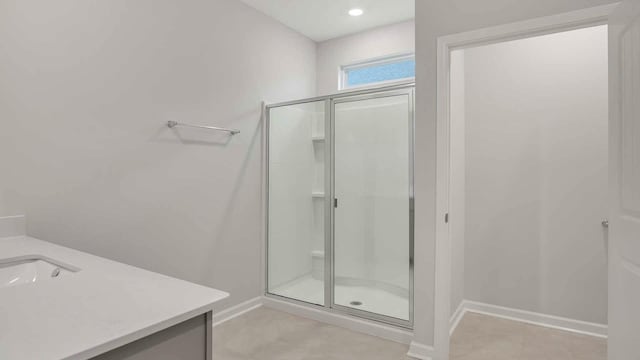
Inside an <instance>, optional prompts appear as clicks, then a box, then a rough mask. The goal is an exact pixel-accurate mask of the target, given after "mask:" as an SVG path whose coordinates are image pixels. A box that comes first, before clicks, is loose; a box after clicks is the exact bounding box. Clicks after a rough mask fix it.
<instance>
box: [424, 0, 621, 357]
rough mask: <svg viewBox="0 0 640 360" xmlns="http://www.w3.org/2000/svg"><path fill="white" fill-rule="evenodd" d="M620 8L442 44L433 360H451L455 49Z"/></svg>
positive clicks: (592, 20) (595, 19) (591, 21)
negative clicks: (452, 72) (450, 219)
mask: <svg viewBox="0 0 640 360" xmlns="http://www.w3.org/2000/svg"><path fill="white" fill-rule="evenodd" d="M618 5H619V4H618V3H614V4H609V5H603V6H597V7H592V8H587V9H583V10H577V11H572V12H567V13H562V14H557V15H551V16H546V17H541V18H536V19H531V20H524V21H520V22H515V23H511V24H506V25H499V26H494V27H489V28H484V29H479V30H473V31H469V32H464V33H459V34H453V35H446V36H441V37H438V39H437V80H436V81H437V85H436V86H437V99H436V101H437V105H436V106H437V121H436V219H435V223H436V234H435V235H436V238H435V240H436V241H435V289H434V332H433V334H434V340H433V341H434V353H435V354H434V355H436V356H437V357H436V358H437V359H439V360H446V359H449V340H450V339H449V338H450V326H451V325H450V313H451V309H450V298H451V272H452V268H451V266H452V261H451V256H452V249H451V231H450V226H449V222H448V221H447V219H448V213H449V208H450V207H449V199H450V183H451V173H450V168H451V159H450V156H449V155H450V140H451V133H450V114H451V109H450V70H451V69H450V61H451V52H452V51H454V50H459V49H465V48H471V47H477V46H483V45H490V44H496V43H501V42H506V41H512V40H519V39H525V38H530V37H535V36H541V35H548V34H553V33H559V32H564V31H570V30H577V29H582V28H588V27H593V26H598V25H606V24H607V23H608V20H609V16H610V15H611V14H612V13H613V11H614V10H615V9H616V8H617V6H618Z"/></svg>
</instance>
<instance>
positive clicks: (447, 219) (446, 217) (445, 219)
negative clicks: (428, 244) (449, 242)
mask: <svg viewBox="0 0 640 360" xmlns="http://www.w3.org/2000/svg"><path fill="white" fill-rule="evenodd" d="M444 223H445V224H448V223H449V213H446V214H444Z"/></svg>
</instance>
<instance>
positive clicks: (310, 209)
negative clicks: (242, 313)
mask: <svg viewBox="0 0 640 360" xmlns="http://www.w3.org/2000/svg"><path fill="white" fill-rule="evenodd" d="M413 98H414V87H413V84H406V85H398V86H392V87H385V88H378V89H371V90H362V91H356V92H349V93H341V94H337V95H330V96H326V97H319V98H313V99H306V100H299V101H292V102H287V103H280V104H273V105H268V106H267V107H266V123H265V124H266V140H267V145H266V148H267V171H266V176H267V179H266V180H267V231H266V233H267V279H266V280H267V283H266V284H267V286H266V293H267V294H266V295H267V296H273V297H278V298H280V299H285V300H286V301H292V302H296V303H299V304H300V303H306V304H309V305H312V306H319V307H324V308H325V309H327V310H328V311H335V312H340V313H346V314H349V315H355V316H360V317H364V318H367V319H371V320H377V321H381V322H385V323H388V324H392V325H396V326H401V327H406V328H411V327H412V325H413V125H414V119H413Z"/></svg>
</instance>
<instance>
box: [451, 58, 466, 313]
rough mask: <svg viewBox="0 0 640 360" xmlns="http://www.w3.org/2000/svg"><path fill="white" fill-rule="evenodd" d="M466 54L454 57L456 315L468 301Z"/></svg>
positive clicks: (453, 294)
mask: <svg viewBox="0 0 640 360" xmlns="http://www.w3.org/2000/svg"><path fill="white" fill-rule="evenodd" d="M464 60H465V56H464V50H456V51H453V52H452V53H451V77H450V79H451V80H450V81H451V100H450V101H451V113H450V118H451V129H450V132H451V134H452V136H451V144H450V152H449V156H450V158H451V169H450V171H451V174H452V175H451V178H450V179H451V183H450V184H449V186H450V193H451V195H450V198H449V217H450V219H449V220H450V224H451V227H450V231H451V232H450V236H451V309H450V313H451V314H453V313H455V311H456V310H457V309H458V307H459V306H460V304H461V303H462V301H463V300H464V235H465V213H466V211H465V206H466V197H465V188H466V184H465V181H466V176H465V172H466V163H465V152H466V150H465V67H464Z"/></svg>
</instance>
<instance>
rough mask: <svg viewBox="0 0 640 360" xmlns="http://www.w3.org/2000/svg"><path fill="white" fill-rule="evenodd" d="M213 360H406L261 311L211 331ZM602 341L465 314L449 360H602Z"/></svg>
mask: <svg viewBox="0 0 640 360" xmlns="http://www.w3.org/2000/svg"><path fill="white" fill-rule="evenodd" d="M213 334H214V359H215V360H356V359H366V360H407V359H409V358H408V357H407V356H406V355H405V354H406V353H407V350H408V348H407V346H406V345H402V344H398V343H395V342H391V341H387V340H383V339H379V338H376V337H373V336H368V335H364V334H360V333H356V332H353V331H349V330H345V329H342V328H339V327H335V326H332V325H327V324H323V323H320V322H317V321H314V320H309V319H305V318H301V317H297V316H294V315H290V314H287V313H283V312H280V311H276V310H271V309H267V308H264V307H262V308H259V309H256V310H253V311H251V312H249V313H247V314H244V315H242V316H239V317H237V318H235V319H232V320H230V321H228V322H226V323H224V324H221V325H219V326H217V327H216V328H215V329H214V333H213ZM606 349H607V344H606V340H604V339H599V338H595V337H590V336H584V335H577V334H573V333H569V332H565V331H560V330H553V329H548V328H543V327H539V326H533V325H528V324H524V323H520V322H514V321H509V320H504V319H499V318H494V317H490V316H485V315H480V314H473V313H467V314H466V315H465V316H464V318H463V319H462V321H461V322H460V325H458V327H457V329H456V331H455V333H454V334H453V337H452V339H451V360H605V359H606Z"/></svg>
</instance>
